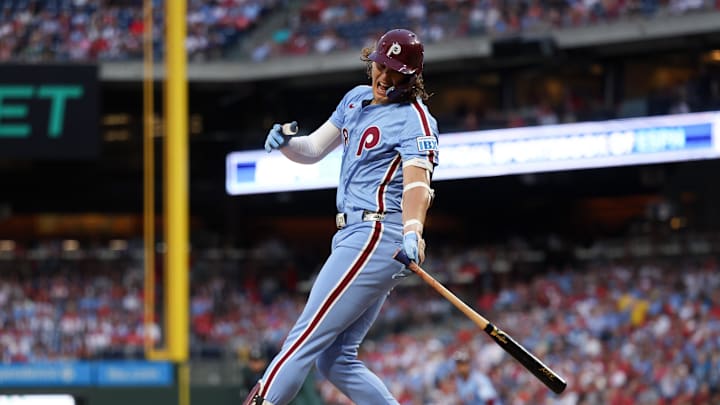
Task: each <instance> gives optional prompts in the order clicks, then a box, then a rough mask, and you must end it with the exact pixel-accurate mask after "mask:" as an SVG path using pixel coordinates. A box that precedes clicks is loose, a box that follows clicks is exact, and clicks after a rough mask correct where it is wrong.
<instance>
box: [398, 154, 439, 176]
mask: <svg viewBox="0 0 720 405" xmlns="http://www.w3.org/2000/svg"><path fill="white" fill-rule="evenodd" d="M408 166H416V167H420V168H423V169H425V170H427V171H428V172H429V173H432V172H433V168H434V167H433V164H432V163H430V161H429V160H427V159H422V158H418V157H415V158H412V159H408V160H406V161H404V162H403V167H408Z"/></svg>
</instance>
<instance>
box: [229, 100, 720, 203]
mask: <svg viewBox="0 0 720 405" xmlns="http://www.w3.org/2000/svg"><path fill="white" fill-rule="evenodd" d="M719 131H720V112H703V113H692V114H677V115H665V116H658V117H644V118H628V119H621V120H611V121H602V122H600V121H598V122H584V123H573V124H560V125H547V126H537V127H522V128H510V129H498V130H490V131H472V132H458V133H450V134H441V135H440V139H439V141H440V142H439V143H440V166H438V168H437V170H436V172H435V174H434V176H433V179H434V180H451V179H464V178H477V177H489V176H503V175H510V174H521V173H534V172H549V171H561V170H577V169H589V168H601V167H612V166H628V165H640V164H652V163H665V162H678V161H690V160H702V159H716V158H719V157H720V139H719V138H720V132H719ZM340 160H341V151H340V149H339V148H338V149H337V150H334V151H333V152H331V153H330V154H329V155H328V156H327V157H326V158H325V159H323V160H322V161H320V162H319V163H316V164H314V165H303V164H299V163H295V162H292V161H290V160H288V159H287V158H285V157H284V156H283V155H282V154H281V153H278V152H274V153H267V152H265V151H264V150H259V151H243V152H233V153H230V154H228V156H227V158H226V181H225V188H226V191H227V193H228V194H230V195H242V194H259V193H268V192H278V191H298V190H312V189H322V188H334V187H337V184H338V176H339V173H340Z"/></svg>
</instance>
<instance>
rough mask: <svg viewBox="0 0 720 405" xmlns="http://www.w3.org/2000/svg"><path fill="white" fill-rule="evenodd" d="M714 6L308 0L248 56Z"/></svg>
mask: <svg viewBox="0 0 720 405" xmlns="http://www.w3.org/2000/svg"><path fill="white" fill-rule="evenodd" d="M719 7H720V4H718V2H717V1H714V0H672V1H660V0H644V1H621V0H608V1H598V0H590V1H575V0H566V1H554V0H519V1H500V0H431V1H424V0H365V1H360V2H354V1H349V0H309V1H307V2H306V3H305V5H304V6H303V7H302V8H301V9H300V12H299V13H297V14H292V15H291V17H289V18H288V21H287V24H285V26H283V27H281V28H278V29H277V30H276V31H275V32H274V33H273V35H272V37H271V38H269V39H268V40H267V41H265V42H263V43H261V44H259V45H258V46H257V47H256V48H255V50H254V52H253V54H252V57H253V59H254V60H263V59H266V58H268V57H270V56H272V55H305V54H313V53H316V54H326V53H330V52H334V51H337V50H345V49H357V48H358V47H362V46H370V45H373V44H374V43H375V41H376V40H377V38H378V37H379V36H380V35H382V34H383V33H384V32H385V31H386V30H387V29H388V28H390V27H400V26H401V27H408V28H410V29H411V30H413V31H415V32H416V33H417V34H418V35H420V37H421V38H423V41H424V42H426V43H433V42H441V41H444V40H448V39H454V38H467V37H470V36H476V35H491V36H493V37H496V38H502V37H504V36H512V35H517V34H520V33H539V32H547V31H548V30H551V29H561V28H567V27H582V26H588V25H591V24H597V23H605V22H610V21H616V20H619V19H627V18H637V17H644V18H653V17H656V16H660V15H679V14H683V13H686V12H692V11H693V10H702V9H713V8H719Z"/></svg>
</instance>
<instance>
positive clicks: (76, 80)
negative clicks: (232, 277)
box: [0, 65, 100, 159]
mask: <svg viewBox="0 0 720 405" xmlns="http://www.w3.org/2000/svg"><path fill="white" fill-rule="evenodd" d="M98 87H99V86H98V72H97V67H96V66H88V65H82V66H78V65H64V66H63V65H53V66H46V65H0V156H2V157H5V158H59V159H66V158H93V157H96V156H97V155H98V149H99V144H100V139H99V136H100V135H99V109H98V103H99V93H98Z"/></svg>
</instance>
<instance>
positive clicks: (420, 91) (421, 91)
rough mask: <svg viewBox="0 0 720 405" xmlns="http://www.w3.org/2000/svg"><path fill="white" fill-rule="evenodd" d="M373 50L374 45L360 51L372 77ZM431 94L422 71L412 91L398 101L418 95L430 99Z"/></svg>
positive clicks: (405, 100)
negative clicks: (426, 87)
mask: <svg viewBox="0 0 720 405" xmlns="http://www.w3.org/2000/svg"><path fill="white" fill-rule="evenodd" d="M373 50H374V48H372V47H366V48H363V50H362V52H361V53H360V60H362V61H363V62H365V64H366V65H367V75H368V77H372V76H371V73H372V64H373V61H372V60H370V58H369V55H370V54H371V53H372V51H373ZM431 95H432V94H429V93H428V92H427V91H426V90H425V81H424V80H423V76H422V73H420V74H418V75H416V77H415V83H414V84H413V86H412V88H411V89H410V91H409V92H408V93H407V94H406V95H405V97H404V98H403V99H401V100H399V101H398V102H400V103H403V102H408V101H412V100H415V99H416V98H418V97H420V99H421V100H423V101H425V100H427V99H429V98H430V96H431Z"/></svg>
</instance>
